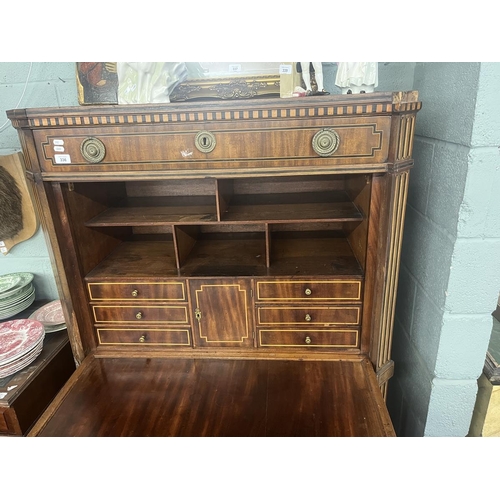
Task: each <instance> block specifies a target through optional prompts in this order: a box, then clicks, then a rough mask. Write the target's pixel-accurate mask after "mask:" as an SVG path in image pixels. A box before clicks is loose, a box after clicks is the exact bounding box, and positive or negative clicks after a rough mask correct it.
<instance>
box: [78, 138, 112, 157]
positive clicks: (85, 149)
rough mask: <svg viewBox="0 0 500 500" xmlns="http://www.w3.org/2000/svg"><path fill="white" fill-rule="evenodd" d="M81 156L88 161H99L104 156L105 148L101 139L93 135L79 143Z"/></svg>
mask: <svg viewBox="0 0 500 500" xmlns="http://www.w3.org/2000/svg"><path fill="white" fill-rule="evenodd" d="M80 151H81V153H82V156H83V157H84V158H85V159H86V160H87V161H88V162H89V163H99V162H101V161H102V160H103V159H104V157H105V156H106V148H105V146H104V144H103V143H102V141H100V140H99V139H96V138H95V137H88V138H87V139H85V140H84V141H83V142H82V143H81V144H80Z"/></svg>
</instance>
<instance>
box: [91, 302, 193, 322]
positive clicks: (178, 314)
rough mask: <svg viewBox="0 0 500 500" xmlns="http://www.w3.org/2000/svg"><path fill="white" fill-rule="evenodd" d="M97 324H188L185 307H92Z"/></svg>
mask: <svg viewBox="0 0 500 500" xmlns="http://www.w3.org/2000/svg"><path fill="white" fill-rule="evenodd" d="M92 310H93V311H94V319H95V321H96V322H97V323H116V322H120V321H121V322H123V321H127V322H129V321H133V322H134V323H158V322H162V323H188V322H189V318H188V310H187V306H143V305H136V306H118V305H105V306H104V305H103V306H92Z"/></svg>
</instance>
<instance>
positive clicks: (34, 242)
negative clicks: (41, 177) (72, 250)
mask: <svg viewBox="0 0 500 500" xmlns="http://www.w3.org/2000/svg"><path fill="white" fill-rule="evenodd" d="M30 69H31V71H30ZM28 75H29V80H28V84H27V85H25V84H26V80H27V77H28ZM23 91H24V95H23ZM21 96H22V99H21V102H19V99H20V98H21ZM18 104H19V105H18ZM76 105H78V96H77V93H76V78H75V63H74V62H68V63H43V62H33V63H29V62H10V63H6V62H0V156H3V155H9V154H12V153H14V152H16V151H20V150H21V145H20V143H19V139H18V136H17V131H16V130H15V129H14V128H12V126H11V125H10V121H9V120H8V118H7V116H6V114H5V111H7V110H8V109H13V108H15V107H19V108H31V107H45V106H50V107H56V106H76ZM20 271H24V272H31V273H33V274H34V275H35V279H34V284H35V290H36V296H37V298H40V299H49V300H50V299H56V298H58V295H57V288H56V284H55V280H54V275H53V272H52V266H51V263H50V259H49V255H48V251H47V246H46V243H45V238H44V236H43V232H42V230H41V229H39V230H38V231H37V233H36V234H35V235H34V236H33V237H32V238H30V239H29V240H27V241H25V242H22V243H19V244H17V245H16V246H15V247H14V248H13V249H12V250H11V251H10V252H9V253H8V254H7V255H3V254H0V274H7V273H13V272H20Z"/></svg>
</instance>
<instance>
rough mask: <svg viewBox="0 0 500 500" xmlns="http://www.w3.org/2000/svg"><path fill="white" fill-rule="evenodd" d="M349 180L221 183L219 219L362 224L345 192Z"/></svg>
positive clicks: (300, 178)
mask: <svg viewBox="0 0 500 500" xmlns="http://www.w3.org/2000/svg"><path fill="white" fill-rule="evenodd" d="M346 179H347V177H346V176H341V175H338V176H333V175H321V176H313V177H306V176H295V177H271V178H257V179H255V178H254V179H219V180H218V183H217V186H218V195H219V196H218V202H219V207H220V219H221V220H222V221H224V222H230V221H233V222H243V221H271V222H287V221H302V220H307V221H338V222H361V221H362V220H363V214H362V213H361V212H360V210H359V209H358V207H357V206H356V205H355V204H354V203H353V201H352V200H351V199H350V197H349V194H348V193H347V191H346Z"/></svg>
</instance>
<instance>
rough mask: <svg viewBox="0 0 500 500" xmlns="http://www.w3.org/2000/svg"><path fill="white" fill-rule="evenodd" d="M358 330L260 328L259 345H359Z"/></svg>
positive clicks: (328, 346)
mask: <svg viewBox="0 0 500 500" xmlns="http://www.w3.org/2000/svg"><path fill="white" fill-rule="evenodd" d="M358 336H359V332H358V330H355V329H352V330H348V329H345V330H344V329H342V330H340V329H338V330H337V329H335V330H312V329H295V330H282V329H279V330H264V329H260V330H259V347H307V348H309V347H320V348H333V347H342V348H347V347H351V348H355V347H358Z"/></svg>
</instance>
